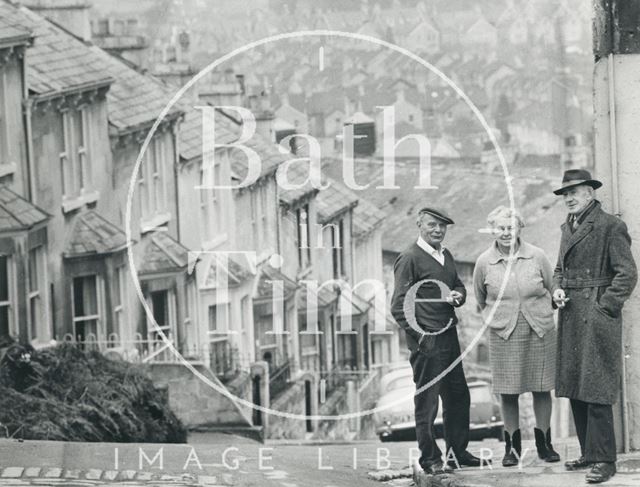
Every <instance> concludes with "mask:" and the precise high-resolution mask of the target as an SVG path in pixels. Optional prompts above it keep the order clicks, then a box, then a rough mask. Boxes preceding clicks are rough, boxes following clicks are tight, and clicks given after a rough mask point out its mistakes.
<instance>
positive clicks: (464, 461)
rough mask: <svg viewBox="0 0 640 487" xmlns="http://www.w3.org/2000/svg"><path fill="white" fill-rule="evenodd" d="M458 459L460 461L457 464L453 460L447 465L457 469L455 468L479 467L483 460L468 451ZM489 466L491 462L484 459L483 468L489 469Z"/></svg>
mask: <svg viewBox="0 0 640 487" xmlns="http://www.w3.org/2000/svg"><path fill="white" fill-rule="evenodd" d="M456 459H457V460H458V463H457V464H456V462H455V460H453V459H451V460H449V461H448V462H447V465H449V466H450V467H451V468H454V469H455V468H458V465H459V466H460V467H479V466H480V463H481V460H480V459H479V458H478V457H476V456H475V455H472V454H471V453H470V452H468V451H465V452H463V453H462V454H460V455H458V456H457V457H456ZM489 465H491V460H489V459H486V458H483V459H482V466H483V467H488V466H489Z"/></svg>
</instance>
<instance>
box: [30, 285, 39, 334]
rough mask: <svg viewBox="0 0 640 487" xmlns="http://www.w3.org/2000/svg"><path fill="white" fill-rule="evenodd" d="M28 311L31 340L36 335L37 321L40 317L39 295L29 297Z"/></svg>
mask: <svg viewBox="0 0 640 487" xmlns="http://www.w3.org/2000/svg"><path fill="white" fill-rule="evenodd" d="M29 313H30V318H31V323H30V332H31V340H33V339H35V338H37V337H38V321H39V318H40V296H33V297H32V298H30V299H29Z"/></svg>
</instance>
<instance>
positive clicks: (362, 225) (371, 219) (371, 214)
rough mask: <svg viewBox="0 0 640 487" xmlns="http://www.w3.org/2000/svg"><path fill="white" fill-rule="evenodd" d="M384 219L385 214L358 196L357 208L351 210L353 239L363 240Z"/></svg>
mask: <svg viewBox="0 0 640 487" xmlns="http://www.w3.org/2000/svg"><path fill="white" fill-rule="evenodd" d="M385 218H386V214H385V212H384V211H382V210H381V209H380V208H378V207H377V206H376V205H374V204H373V203H371V202H370V201H369V200H367V199H365V198H363V197H361V196H358V206H356V207H355V208H354V209H353V237H354V238H355V239H356V240H359V239H361V238H364V237H365V236H366V235H368V234H369V233H370V232H372V231H373V230H375V229H376V228H377V227H378V226H380V224H381V223H382V222H383V221H384V219H385Z"/></svg>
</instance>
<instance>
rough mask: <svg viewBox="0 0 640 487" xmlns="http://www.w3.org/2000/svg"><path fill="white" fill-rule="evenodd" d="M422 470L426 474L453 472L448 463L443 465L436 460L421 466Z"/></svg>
mask: <svg viewBox="0 0 640 487" xmlns="http://www.w3.org/2000/svg"><path fill="white" fill-rule="evenodd" d="M423 470H424V473H426V474H427V475H443V474H447V473H453V469H452V468H451V467H449V466H448V465H445V464H444V463H442V462H441V461H437V462H435V463H432V464H431V465H428V466H426V467H423Z"/></svg>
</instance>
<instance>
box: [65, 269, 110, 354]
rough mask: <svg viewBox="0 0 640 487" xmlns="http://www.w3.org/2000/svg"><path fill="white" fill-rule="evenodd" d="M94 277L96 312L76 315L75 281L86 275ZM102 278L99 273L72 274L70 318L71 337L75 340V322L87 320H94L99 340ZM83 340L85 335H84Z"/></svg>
mask: <svg viewBox="0 0 640 487" xmlns="http://www.w3.org/2000/svg"><path fill="white" fill-rule="evenodd" d="M92 276H93V277H95V286H96V314H93V315H83V316H80V317H77V316H76V315H75V313H76V296H75V281H76V279H86V278H88V277H92ZM103 284H104V282H103V279H102V276H100V274H82V275H77V276H73V278H72V279H71V318H72V320H71V321H72V326H73V338H74V340H77V338H78V329H77V323H80V322H87V321H92V320H95V321H96V340H97V341H100V334H101V333H102V332H104V324H105V320H104V289H103ZM84 341H85V342H86V341H87V340H86V335H85V340H84Z"/></svg>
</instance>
